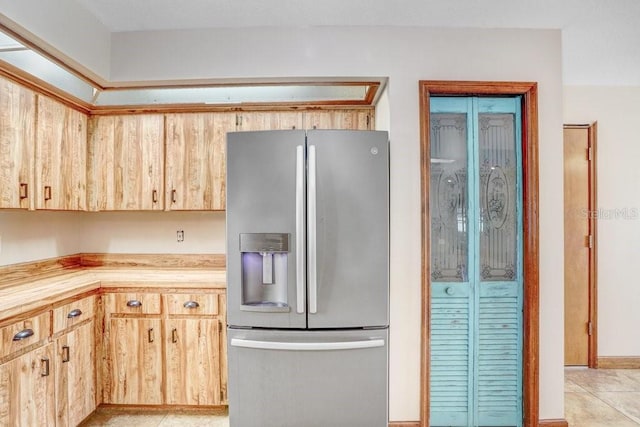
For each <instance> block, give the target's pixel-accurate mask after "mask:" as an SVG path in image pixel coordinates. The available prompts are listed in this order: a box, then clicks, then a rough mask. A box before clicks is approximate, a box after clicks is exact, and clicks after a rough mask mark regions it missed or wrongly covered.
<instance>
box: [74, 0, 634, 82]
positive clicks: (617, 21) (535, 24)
mask: <svg viewBox="0 0 640 427" xmlns="http://www.w3.org/2000/svg"><path fill="white" fill-rule="evenodd" d="M75 1H76V2H77V3H78V4H80V5H81V6H82V7H84V8H85V9H87V10H88V11H89V12H90V13H91V14H93V15H94V16H96V17H97V18H98V19H99V20H100V21H101V22H102V23H103V24H104V25H105V27H106V28H107V29H108V30H109V31H111V32H126V31H151V30H184V29H201V28H213V27H256V26H259V27H264V26H296V27H300V26H302V27H304V26H331V25H355V26H361V25H366V26H379V25H380V26H382V25H385V26H386V25H388V26H427V27H470V28H527V29H561V30H562V44H563V69H564V70H563V78H564V81H565V84H611V85H625V84H626V85H640V25H639V24H638V22H640V0H393V1H391V0H136V1H131V0H75ZM506 42H508V41H506Z"/></svg>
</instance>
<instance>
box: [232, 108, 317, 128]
mask: <svg viewBox="0 0 640 427" xmlns="http://www.w3.org/2000/svg"><path fill="white" fill-rule="evenodd" d="M237 120H238V127H237V130H239V131H252V130H286V129H304V127H303V126H304V112H303V111H252V112H242V113H238V118H237Z"/></svg>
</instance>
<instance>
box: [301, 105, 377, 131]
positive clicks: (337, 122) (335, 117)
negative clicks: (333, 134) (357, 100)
mask: <svg viewBox="0 0 640 427" xmlns="http://www.w3.org/2000/svg"><path fill="white" fill-rule="evenodd" d="M304 118H305V120H304V127H305V129H346V130H374V129H375V126H374V123H373V110H371V109H354V110H317V111H306V112H305V115H304Z"/></svg>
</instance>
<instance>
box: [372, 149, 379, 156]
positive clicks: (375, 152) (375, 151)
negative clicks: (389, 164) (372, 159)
mask: <svg viewBox="0 0 640 427" xmlns="http://www.w3.org/2000/svg"><path fill="white" fill-rule="evenodd" d="M371 154H373V155H374V156H375V155H376V154H378V147H373V148H372V149H371Z"/></svg>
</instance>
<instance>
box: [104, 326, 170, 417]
mask: <svg viewBox="0 0 640 427" xmlns="http://www.w3.org/2000/svg"><path fill="white" fill-rule="evenodd" d="M160 325H161V323H160V319H133V318H117V319H114V318H112V319H110V321H109V333H110V336H109V349H108V358H109V359H108V360H107V364H108V365H107V369H106V370H105V372H106V374H107V375H109V381H108V384H105V390H104V393H105V399H104V403H117V404H129V405H158V404H162V403H163V402H162V331H161V329H160V327H161V326H160Z"/></svg>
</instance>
